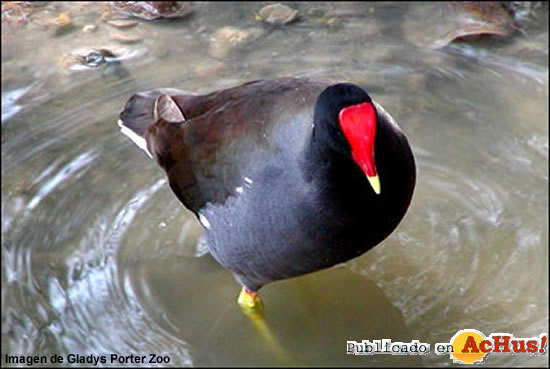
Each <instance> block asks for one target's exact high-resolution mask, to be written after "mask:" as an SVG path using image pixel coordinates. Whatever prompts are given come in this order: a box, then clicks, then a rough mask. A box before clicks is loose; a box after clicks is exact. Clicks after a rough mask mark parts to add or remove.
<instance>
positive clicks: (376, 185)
mask: <svg viewBox="0 0 550 369" xmlns="http://www.w3.org/2000/svg"><path fill="white" fill-rule="evenodd" d="M367 179H368V180H369V183H370V186H371V187H372V189H373V191H374V193H376V194H377V195H380V178H378V174H375V175H374V176H372V177H371V176H367Z"/></svg>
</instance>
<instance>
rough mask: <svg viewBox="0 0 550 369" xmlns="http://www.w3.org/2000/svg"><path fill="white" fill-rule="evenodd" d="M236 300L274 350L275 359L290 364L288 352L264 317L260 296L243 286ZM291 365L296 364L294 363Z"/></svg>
mask: <svg viewBox="0 0 550 369" xmlns="http://www.w3.org/2000/svg"><path fill="white" fill-rule="evenodd" d="M237 302H238V303H239V306H240V307H241V309H242V310H243V312H244V314H245V315H246V316H247V317H248V318H249V319H250V321H251V322H252V324H253V325H254V327H255V328H256V330H257V331H258V333H260V336H261V337H262V338H263V340H264V342H265V343H266V344H267V346H268V347H270V348H271V350H272V351H273V352H274V354H275V356H276V357H277V359H278V360H279V361H280V362H281V363H283V364H285V365H292V362H291V360H290V358H289V355H288V353H287V352H286V350H285V349H284V348H283V347H282V346H281V344H280V343H279V341H278V340H277V338H275V336H274V335H273V333H272V332H271V329H270V328H269V326H268V325H267V322H266V321H265V319H264V315H263V308H264V303H263V302H262V299H261V298H260V296H259V295H258V294H257V293H255V292H250V291H248V290H247V289H246V288H244V287H243V288H242V290H241V293H240V294H239V298H238V299H237ZM292 366H296V365H295V363H294V365H292Z"/></svg>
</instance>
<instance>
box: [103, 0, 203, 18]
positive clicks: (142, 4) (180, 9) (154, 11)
mask: <svg viewBox="0 0 550 369" xmlns="http://www.w3.org/2000/svg"><path fill="white" fill-rule="evenodd" d="M192 12H193V8H192V5H191V3H190V2H187V1H111V2H110V4H109V6H108V7H107V8H106V10H105V13H104V18H108V17H109V16H125V17H135V18H140V19H145V20H154V19H160V18H182V17H185V16H186V15H189V14H191V13H192Z"/></svg>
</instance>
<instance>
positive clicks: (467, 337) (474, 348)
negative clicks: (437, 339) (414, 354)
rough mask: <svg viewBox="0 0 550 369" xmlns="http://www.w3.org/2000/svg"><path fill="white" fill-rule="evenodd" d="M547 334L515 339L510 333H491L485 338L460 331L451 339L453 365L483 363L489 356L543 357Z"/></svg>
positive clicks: (463, 330) (473, 331)
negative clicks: (519, 355) (518, 355)
mask: <svg viewBox="0 0 550 369" xmlns="http://www.w3.org/2000/svg"><path fill="white" fill-rule="evenodd" d="M547 337H548V334H547V333H541V334H540V335H539V336H538V337H531V338H515V337H514V336H513V335H512V334H510V333H492V334H491V335H490V336H489V337H486V336H485V335H484V334H483V333H481V332H480V331H478V330H476V329H462V330H460V331H458V332H456V334H455V335H454V336H453V338H451V342H450V345H451V346H452V352H451V353H450V356H451V359H452V360H453V362H454V363H460V364H474V363H483V362H484V360H485V359H486V358H487V356H489V354H508V355H514V354H521V355H545V354H546V345H547V342H546V341H547Z"/></svg>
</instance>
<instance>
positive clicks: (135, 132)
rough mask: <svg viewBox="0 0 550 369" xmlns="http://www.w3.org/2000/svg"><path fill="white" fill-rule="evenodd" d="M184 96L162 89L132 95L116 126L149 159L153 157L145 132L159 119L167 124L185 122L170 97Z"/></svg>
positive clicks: (171, 90)
mask: <svg viewBox="0 0 550 369" xmlns="http://www.w3.org/2000/svg"><path fill="white" fill-rule="evenodd" d="M178 94H185V92H183V91H180V90H175V89H169V88H163V89H155V90H149V91H145V92H140V93H137V94H135V95H133V96H132V97H131V98H130V100H128V102H127V103H126V105H125V106H124V110H123V111H122V112H121V113H120V116H119V119H118V126H119V127H120V132H121V133H122V134H124V135H125V136H127V137H128V138H129V139H130V140H132V141H133V142H134V143H135V144H136V145H137V146H138V147H139V148H140V149H142V150H143V151H145V152H146V153H147V155H149V157H151V158H152V157H153V156H152V155H151V152H150V151H149V149H148V148H147V142H146V140H145V132H146V131H147V128H149V126H151V125H152V124H154V123H155V122H156V121H157V120H158V119H159V117H162V118H163V119H164V120H166V121H168V122H178V123H179V122H182V121H184V120H185V116H184V115H183V112H182V111H181V110H180V108H179V107H178V105H177V104H176V102H175V101H174V99H173V98H172V96H174V95H178Z"/></svg>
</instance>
